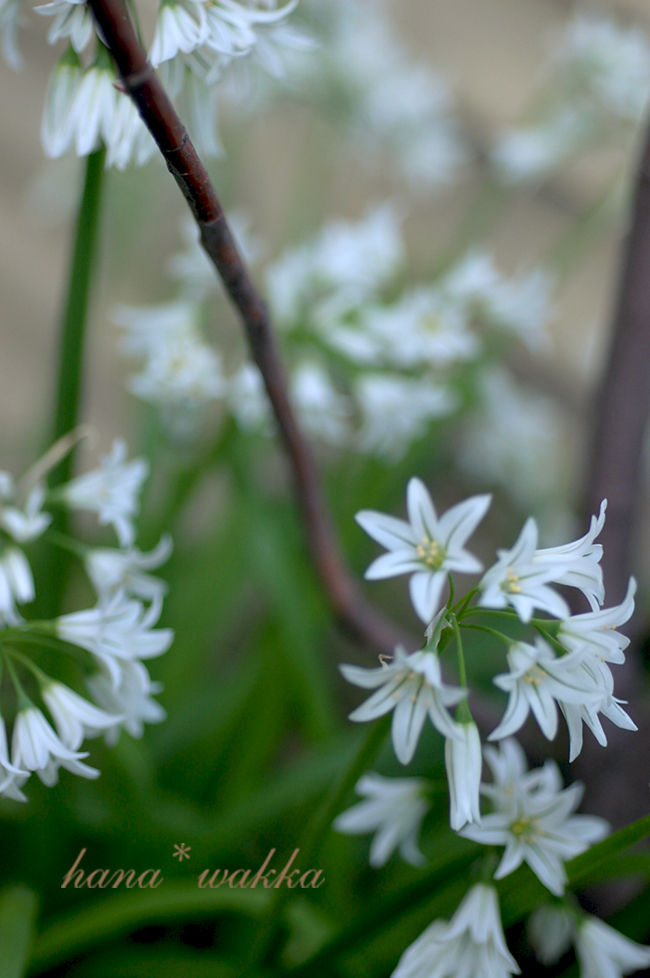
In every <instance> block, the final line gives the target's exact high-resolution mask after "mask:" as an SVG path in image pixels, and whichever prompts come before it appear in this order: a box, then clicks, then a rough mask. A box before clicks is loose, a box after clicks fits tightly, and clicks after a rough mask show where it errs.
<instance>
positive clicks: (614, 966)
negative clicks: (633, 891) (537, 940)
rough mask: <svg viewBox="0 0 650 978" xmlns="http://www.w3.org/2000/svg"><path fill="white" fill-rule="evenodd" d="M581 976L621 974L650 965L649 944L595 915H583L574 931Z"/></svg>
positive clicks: (614, 977)
mask: <svg viewBox="0 0 650 978" xmlns="http://www.w3.org/2000/svg"><path fill="white" fill-rule="evenodd" d="M575 947H576V953H577V955H578V961H579V963H580V978H622V976H623V975H628V974H631V973H632V972H636V971H640V970H641V969H642V968H648V967H650V947H647V946H646V945H644V944H637V943H636V942H635V941H631V940H630V938H629V937H625V936H624V935H623V934H621V933H619V931H617V930H614V928H613V927H610V926H609V925H608V924H606V923H605V922H604V921H602V920H598V918H597V917H591V916H585V918H584V919H583V920H582V921H581V922H580V924H579V925H578V928H577V932H576V935H575Z"/></svg>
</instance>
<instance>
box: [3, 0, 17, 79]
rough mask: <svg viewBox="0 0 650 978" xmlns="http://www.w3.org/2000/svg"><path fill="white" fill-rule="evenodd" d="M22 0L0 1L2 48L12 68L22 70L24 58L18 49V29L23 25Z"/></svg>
mask: <svg viewBox="0 0 650 978" xmlns="http://www.w3.org/2000/svg"><path fill="white" fill-rule="evenodd" d="M21 15H22V4H21V0H0V47H2V54H3V55H4V58H5V61H6V62H7V64H8V65H9V66H10V67H11V68H20V66H21V64H22V57H21V54H20V50H19V48H18V28H19V27H20V26H21V24H22V16H21Z"/></svg>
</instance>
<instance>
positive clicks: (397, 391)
mask: <svg viewBox="0 0 650 978" xmlns="http://www.w3.org/2000/svg"><path fill="white" fill-rule="evenodd" d="M354 394H355V398H356V401H357V403H358V405H359V411H360V414H361V427H360V430H359V433H358V435H357V447H358V449H359V451H360V452H362V453H363V454H369V455H380V456H384V457H385V458H387V459H390V460H392V461H397V460H399V459H400V458H401V457H402V455H403V454H404V453H405V452H406V450H407V449H408V448H409V447H410V445H412V444H413V442H414V441H416V439H418V438H422V437H423V436H424V435H425V434H426V432H427V431H428V430H429V427H430V425H431V423H432V422H433V421H434V420H436V419H438V418H444V417H446V416H447V415H449V414H452V413H453V412H454V411H455V410H456V408H457V407H458V396H457V395H456V393H455V391H453V390H451V389H450V388H449V387H446V386H444V385H440V384H437V383H434V382H433V381H431V380H428V379H423V378H418V377H402V376H400V375H399V374H392V375H391V374H384V373H366V374H363V375H362V376H361V377H359V379H358V380H357V383H356V385H355V388H354Z"/></svg>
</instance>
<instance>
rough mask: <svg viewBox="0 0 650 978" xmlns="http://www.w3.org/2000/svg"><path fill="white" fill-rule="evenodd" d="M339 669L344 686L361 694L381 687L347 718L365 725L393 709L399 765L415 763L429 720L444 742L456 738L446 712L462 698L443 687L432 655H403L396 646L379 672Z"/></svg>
mask: <svg viewBox="0 0 650 978" xmlns="http://www.w3.org/2000/svg"><path fill="white" fill-rule="evenodd" d="M340 668H341V672H342V673H343V675H344V676H345V678H346V679H347V680H348V682H350V683H353V684H354V685H355V686H361V687H363V688H365V689H373V688H374V687H379V688H378V689H377V691H376V692H375V693H373V694H372V696H370V698H369V699H367V700H366V702H365V703H363V704H362V705H361V706H359V707H357V709H356V710H354V711H353V712H352V713H351V714H350V719H351V720H355V721H357V722H359V723H363V722H365V721H367V720H375V719H376V718H377V717H380V716H383V715H384V714H385V713H389V712H390V711H391V710H392V709H393V708H394V709H395V712H394V714H393V722H392V738H393V747H394V748H395V754H396V755H397V758H398V760H399V761H401V762H402V764H408V762H409V761H410V760H411V758H412V757H413V754H414V753H415V748H416V746H417V742H418V740H419V737H420V733H421V732H422V727H423V726H424V721H425V720H426V718H427V716H428V717H429V719H430V720H431V722H432V724H433V725H434V727H435V728H436V729H437V730H438V731H439V732H440V733H441V734H442V735H443V736H444V737H456V736H457V733H456V729H455V725H454V722H453V720H452V719H451V717H450V716H449V714H448V713H447V710H446V709H445V707H447V706H455V704H456V703H458V702H459V701H460V700H462V699H463V698H464V697H465V695H466V692H465V690H463V689H458V688H455V687H451V686H445V685H444V683H443V681H442V676H441V674H440V661H439V659H438V656H437V654H436V653H435V652H432V651H427V650H426V649H425V650H423V651H420V652H413V653H411V654H410V655H407V653H406V652H405V651H404V649H402V648H400V647H399V646H398V647H397V648H396V649H395V656H394V658H393V660H392V661H391V662H390V663H388V664H387V665H383V666H381V667H380V668H378V669H363V668H361V667H359V666H347V665H344V666H341V667H340Z"/></svg>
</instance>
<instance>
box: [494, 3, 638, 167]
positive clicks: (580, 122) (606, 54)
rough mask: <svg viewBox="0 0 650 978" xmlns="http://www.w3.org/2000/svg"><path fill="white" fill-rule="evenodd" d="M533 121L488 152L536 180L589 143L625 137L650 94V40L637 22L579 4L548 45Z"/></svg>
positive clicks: (498, 161)
mask: <svg viewBox="0 0 650 978" xmlns="http://www.w3.org/2000/svg"><path fill="white" fill-rule="evenodd" d="M548 75H549V79H548V85H547V90H546V91H545V94H544V98H543V100H542V106H543V107H542V108H541V110H540V111H539V112H538V113H537V114H536V117H535V118H534V121H532V122H530V123H528V124H523V125H521V126H519V127H515V128H513V129H510V130H508V131H507V132H504V133H503V134H502V136H501V137H500V139H499V141H498V143H497V145H496V146H495V148H494V152H493V162H494V164H495V166H496V167H497V170H498V171H499V172H500V173H501V174H502V175H503V177H504V178H505V179H507V180H509V181H512V182H515V183H518V182H525V181H528V180H536V179H539V178H540V177H543V176H545V175H546V174H547V173H548V172H549V171H551V170H552V169H554V168H555V167H557V166H558V165H560V164H561V163H563V162H564V161H565V160H566V159H568V158H569V157H571V156H573V155H575V154H577V153H579V152H581V151H583V150H584V149H586V148H587V147H589V146H591V145H594V144H597V143H599V142H603V141H605V140H608V142H609V143H610V144H611V143H612V142H614V141H615V142H616V143H618V144H621V142H623V144H627V142H628V141H629V136H630V135H631V134H633V132H634V129H635V127H636V125H637V124H638V123H639V122H640V121H641V120H642V119H643V116H644V114H645V111H646V108H647V106H648V100H649V98H650V42H649V41H648V38H647V37H646V35H645V34H644V33H643V32H642V31H641V30H640V29H639V28H635V27H623V26H621V25H619V24H617V23H616V22H615V21H613V20H611V19H609V18H607V17H604V16H598V15H595V14H593V13H589V14H587V13H581V12H578V13H577V14H576V15H575V16H574V18H573V19H572V20H571V21H570V22H569V23H568V25H567V26H566V28H565V30H564V32H563V34H562V35H561V36H559V37H558V38H557V39H556V40H555V43H554V45H553V48H552V55H551V58H550V64H549V71H548Z"/></svg>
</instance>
